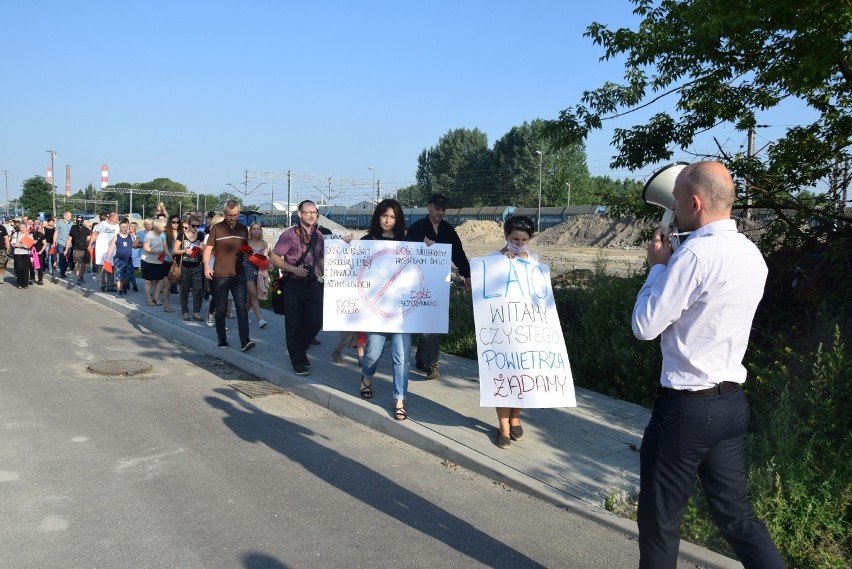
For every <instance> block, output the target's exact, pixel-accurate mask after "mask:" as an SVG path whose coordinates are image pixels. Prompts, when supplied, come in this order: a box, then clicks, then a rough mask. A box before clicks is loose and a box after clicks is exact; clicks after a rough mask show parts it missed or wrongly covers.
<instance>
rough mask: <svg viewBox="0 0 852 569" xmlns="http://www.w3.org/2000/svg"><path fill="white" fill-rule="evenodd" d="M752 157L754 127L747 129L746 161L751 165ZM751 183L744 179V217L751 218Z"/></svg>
mask: <svg viewBox="0 0 852 569" xmlns="http://www.w3.org/2000/svg"><path fill="white" fill-rule="evenodd" d="M753 157H754V129H753V128H749V129H748V162H749V165H751V159H752V158H753ZM749 175H750V174H749ZM750 186H751V184H750V183H749V180H748V179H746V183H745V203H744V204H743V207H744V208H745V216H744V217H745V219H751V187H750Z"/></svg>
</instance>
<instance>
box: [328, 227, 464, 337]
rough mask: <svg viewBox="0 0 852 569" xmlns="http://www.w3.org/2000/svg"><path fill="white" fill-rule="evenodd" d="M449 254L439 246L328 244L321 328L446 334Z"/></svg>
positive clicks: (332, 241)
mask: <svg viewBox="0 0 852 569" xmlns="http://www.w3.org/2000/svg"><path fill="white" fill-rule="evenodd" d="M451 251H452V248H451V247H450V245H442V244H437V243H436V244H434V245H432V246H431V247H427V246H426V245H424V244H423V243H410V242H408V241H371V240H366V241H352V242H351V243H349V244H348V245H347V243H346V242H345V241H343V240H340V239H329V240H326V242H325V268H324V277H325V296H324V298H323V329H324V330H342V331H350V332H362V331H363V332H412V333H420V332H430V333H439V334H446V333H447V330H448V329H449V306H450V263H451V259H450V257H451Z"/></svg>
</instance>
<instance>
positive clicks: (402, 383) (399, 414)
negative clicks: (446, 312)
mask: <svg viewBox="0 0 852 569" xmlns="http://www.w3.org/2000/svg"><path fill="white" fill-rule="evenodd" d="M404 237H405V215H404V214H403V212H402V207H401V206H400V205H399V202H398V201H396V200H392V199H386V200H382V201H381V202H379V205H377V206H376V209H375V211H373V217H372V219H371V220H370V232H369V233H368V234H367V235H365V236H364V237H362V239H379V240H386V241H401V240H403V239H404ZM386 340H390V345H391V359H392V361H393V398H394V401H395V403H394V410H393V416H394V419H396V420H397V421H404V420H405V419H407V418H408V413H407V412H406V410H405V397H406V395H408V374H409V370H410V368H411V334H409V333H405V332H367V346H366V349H365V350H364V357H363V358H361V386H360V392H361V397H363V398H364V399H372V397H373V375H375V373H376V367H377V366H378V363H379V358H380V357H381V356H382V352H384V349H385V342H386Z"/></svg>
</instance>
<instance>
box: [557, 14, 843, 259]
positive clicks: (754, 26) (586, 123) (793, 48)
mask: <svg viewBox="0 0 852 569" xmlns="http://www.w3.org/2000/svg"><path fill="white" fill-rule="evenodd" d="M631 2H633V4H635V9H634V14H636V15H638V16H639V17H641V22H640V23H639V24H638V26H637V27H636V29H627V28H621V29H617V30H611V29H609V28H608V27H607V26H606V25H604V24H601V23H597V22H595V23H593V24H591V25H590V26H589V27H588V28H587V31H586V35H587V36H588V37H590V38H592V40H593V41H594V43H596V44H598V45H601V46H602V47H603V48H604V55H603V57H602V59H611V58H624V61H625V63H624V66H625V71H624V81H623V82H622V83H620V84H619V83H613V82H607V83H605V84H604V85H603V86H602V87H600V88H598V89H595V90H593V91H587V92H585V93H584V94H583V96H582V98H581V101H580V103H579V104H577V105H576V106H574V107H569V108H568V109H565V110H563V111H562V112H561V113H560V115H559V117H558V119H556V120H553V121H550V122H549V123H548V129H547V130H548V133H549V134H550V135H551V136H553V137H554V140H555V141H556V144H558V145H560V146H567V145H570V144H574V143H576V142H577V141H578V140H583V139H584V138H585V137H586V135H587V134H588V133H589V132H590V131H591V130H594V129H600V128H602V126H603V123H604V122H605V121H607V120H610V119H614V118H617V117H621V116H624V115H628V114H630V113H633V112H635V111H637V110H643V111H646V110H648V109H651V108H653V107H654V106H655V105H656V104H659V103H660V102H661V101H663V100H671V99H674V108H675V110H674V111H672V112H669V111H660V112H656V113H655V114H653V115H652V116H651V117H650V119H647V120H644V119H643V120H642V121H641V124H637V125H636V126H633V127H630V128H617V129H615V131H614V135H613V144H614V145H615V147H616V148H617V151H618V154H617V155H616V156H614V158H613V162H612V166H613V167H615V168H629V169H638V168H641V167H643V166H645V165H648V164H654V163H658V162H660V161H664V160H670V159H671V157H672V154H673V149H675V148H679V149H681V150H684V151H685V150H687V149H688V148H689V147H690V146H691V144H692V143H693V141H694V140H695V137H696V136H697V135H698V134H700V133H703V132H705V131H708V130H710V129H712V128H713V127H715V126H717V125H720V124H723V123H727V124H732V125H734V126H736V127H737V128H738V129H741V130H743V131H746V130H748V129H753V128H755V127H757V125H758V123H759V122H761V120H762V118H763V116H764V112H765V111H766V110H767V109H771V108H772V107H775V106H777V105H779V104H780V103H781V102H786V103H789V102H791V101H798V102H799V103H800V104H803V105H804V106H806V107H807V108H808V109H809V110H810V111H812V112H811V113H802V117H803V119H804V117H805V116H814V117H815V119H814V120H813V121H812V122H810V123H808V122H806V121H804V120H803V122H802V124H799V125H796V126H792V127H789V128H788V129H787V131H786V134H785V135H784V136H782V137H781V138H779V139H778V140H776V141H775V142H774V143H772V144H770V145H769V147H768V148H767V150H766V152H765V154H761V155H759V156H756V157H749V156H746V155H744V154H743V153H742V152H741V151H733V152H731V151H729V150H727V149H725V148H721V147H720V148H719V152H718V154H717V155H714V156H712V158H717V159H721V160H722V161H723V162H725V163H726V164H727V165H728V167H729V168H730V169H731V171H732V172H733V173H734V175H735V176H736V177H737V178H738V179H739V180H743V181H744V184H743V185H742V188H741V190H743V192H745V190H746V189H747V190H748V193H749V196H748V197H749V198H755V199H759V200H761V201H763V203H770V204H772V207H774V208H775V210H776V213H777V215H778V218H779V220H780V221H779V222H780V223H782V224H784V225H785V226H786V229H788V230H789V231H787V237H788V239H789V238H790V237H793V241H789V240H788V241H787V245H790V244H795V242H796V238H795V234H796V233H797V232H800V231H802V230H803V229H802V228H806V227H807V224H805V223H803V222H804V221H806V220H808V219H811V218H813V217H814V214H815V213H818V214H819V215H820V216H823V217H828V218H831V219H835V220H843V221H847V222H848V221H852V220H850V219H849V218H847V217H845V216H843V213H842V206H843V205H844V204H843V203H842V198H840V196H842V195H843V191H844V190H845V189H846V187H848V184H849V180H848V177H846V179H845V184H846V186H843V187H839V186H838V185H837V184H843V183H844V182H843V178H842V177H836V176H832V173H833V172H835V171H836V169H837V165H838V164H839V163H843V162H844V161H846V160H848V159H849V155H850V144H851V143H852V142H850V141H852V114H850V109H852V106H850V103H852V100H850V99H852V61H850V56H852V33H850V30H852V10H850V5H849V0H753V1H751V2H736V1H733V0H688V1H687V0H684V1H674V0H663V1H661V2H653V1H651V0H631ZM698 158H703V157H702V156H699V157H698ZM838 180H839V182H838ZM820 184H829V190H828V192H827V196H828V198H829V199H828V200H827V203H826V205H825V206H823V207H821V208H820V209H819V210H818V212H814V211H813V210H812V209H811V204H812V202H808V201H807V200H805V201H800V200H799V199H798V197H799V193H800V192H801V191H802V190H804V189H807V188H812V187H815V186H819V185H820ZM790 210H793V211H795V212H796V213H795V214H794V215H790V213H789V212H790ZM804 231H810V230H809V229H805V230H804ZM799 237H800V238H804V237H806V236H805V235H800V236H799Z"/></svg>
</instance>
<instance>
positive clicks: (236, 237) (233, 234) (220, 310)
mask: <svg viewBox="0 0 852 569" xmlns="http://www.w3.org/2000/svg"><path fill="white" fill-rule="evenodd" d="M239 216H240V204H238V203H237V202H235V201H229V202H228V203H226V204H225V220H224V221H222V222H219V223H217V224H216V225H214V226H213V227H211V228H210V235H209V236H208V237H207V245H206V246H205V247H204V277H205V278H207V279H208V280H210V281H211V283H210V288H211V292H212V293H213V298H214V299H215V300H216V317H215V320H216V335H217V336H218V337H219V347H220V348H222V349H226V348H227V347H228V338H227V335H226V332H225V312H226V311H227V309H228V293H229V292H230V294H231V296H232V297H233V299H234V306H235V308H236V311H237V329H238V330H239V333H240V350H241V351H243V352H247V351H249V350H250V349H252V348H253V347H254V346H255V343H254V342H252V341H251V340H250V339H249V326H248V310H247V309H246V294H247V293H246V275H245V271H244V269H243V251H242V247H243V246H244V245H247V244H248V228H247V227H246V226H245V225H243V224H242V223H240V222H239ZM211 255H212V256H214V257H215V258H214V260H213V268H210V258H211Z"/></svg>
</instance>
